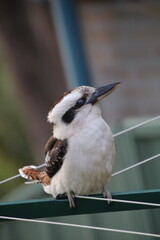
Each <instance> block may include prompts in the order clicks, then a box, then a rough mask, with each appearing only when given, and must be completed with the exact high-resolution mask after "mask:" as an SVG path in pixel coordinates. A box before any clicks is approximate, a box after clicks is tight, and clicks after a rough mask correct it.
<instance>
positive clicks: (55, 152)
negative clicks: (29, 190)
mask: <svg viewBox="0 0 160 240" xmlns="http://www.w3.org/2000/svg"><path fill="white" fill-rule="evenodd" d="M67 146H68V142H67V139H64V140H58V139H56V138H54V137H53V136H52V137H50V138H49V140H48V142H47V144H46V146H45V155H46V156H45V165H46V167H45V171H38V170H37V169H36V168H33V167H32V166H28V167H24V168H22V169H21V170H20V171H21V173H22V174H23V176H24V177H25V178H26V179H29V180H33V182H35V183H43V184H44V185H49V184H50V181H51V177H53V176H54V175H55V174H56V173H57V172H58V171H59V169H60V168H61V166H62V164H63V161H64V156H65V154H66V151H67Z"/></svg>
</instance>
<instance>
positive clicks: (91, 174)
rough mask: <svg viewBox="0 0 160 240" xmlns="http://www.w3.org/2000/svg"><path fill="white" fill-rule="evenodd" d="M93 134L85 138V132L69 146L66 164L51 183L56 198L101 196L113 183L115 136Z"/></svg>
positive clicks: (102, 133)
mask: <svg viewBox="0 0 160 240" xmlns="http://www.w3.org/2000/svg"><path fill="white" fill-rule="evenodd" d="M106 131H108V132H107V134H106ZM93 132H94V131H93V129H90V131H88V132H87V134H85V138H83V136H84V133H83V131H81V132H80V133H79V135H78V138H76V137H75V138H73V139H71V141H70V142H69V149H68V152H67V154H66V157H65V160H64V163H63V165H62V167H61V169H60V170H59V171H58V172H57V174H56V175H55V176H54V177H53V178H52V181H51V186H50V190H51V193H52V195H53V197H56V196H57V195H58V194H60V193H67V192H71V191H73V192H74V193H75V194H77V195H88V194H91V193H96V192H100V191H102V188H103V187H104V185H105V184H106V183H107V182H108V180H109V179H110V177H111V174H112V168H113V165H114V157H115V148H114V142H113V138H112V133H111V131H110V129H108V128H107V129H106V128H104V129H103V128H102V129H101V130H100V129H99V131H98V133H97V134H94V135H93Z"/></svg>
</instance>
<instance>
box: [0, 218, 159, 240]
mask: <svg viewBox="0 0 160 240" xmlns="http://www.w3.org/2000/svg"><path fill="white" fill-rule="evenodd" d="M0 218H1V219H8V220H15V221H23V222H32V223H43V224H52V225H59V226H66V227H76V228H83V229H92V230H100V231H110V232H117V233H128V234H134V235H141V236H146V237H157V238H160V234H153V233H145V232H136V231H128V230H121V229H114V228H104V227H96V226H88V225H80V224H72V223H63V222H51V221H45V220H37V219H36V220H35V219H26V218H16V217H7V216H0Z"/></svg>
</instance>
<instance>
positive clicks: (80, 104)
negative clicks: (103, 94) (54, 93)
mask: <svg viewBox="0 0 160 240" xmlns="http://www.w3.org/2000/svg"><path fill="white" fill-rule="evenodd" d="M85 102H86V98H80V99H78V101H77V103H76V107H77V108H80V107H82V106H83V105H84V104H85Z"/></svg>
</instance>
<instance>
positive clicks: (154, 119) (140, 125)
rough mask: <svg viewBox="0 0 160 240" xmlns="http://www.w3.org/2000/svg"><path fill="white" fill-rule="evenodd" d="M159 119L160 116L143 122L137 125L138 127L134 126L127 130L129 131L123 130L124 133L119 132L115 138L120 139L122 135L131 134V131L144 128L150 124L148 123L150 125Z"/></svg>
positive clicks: (114, 135)
mask: <svg viewBox="0 0 160 240" xmlns="http://www.w3.org/2000/svg"><path fill="white" fill-rule="evenodd" d="M158 119H160V116H157V117H154V118H151V119H149V120H146V121H144V122H142V123H138V124H136V125H134V126H132V127H130V128H127V129H125V130H122V131H120V132H118V133H115V134H113V137H118V136H120V135H122V134H124V133H127V132H129V131H131V130H134V129H136V128H139V127H142V126H144V125H146V124H148V123H150V122H153V121H156V120H158Z"/></svg>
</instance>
